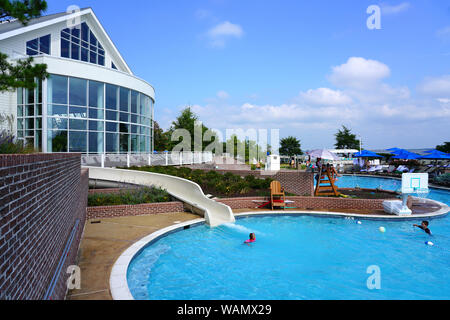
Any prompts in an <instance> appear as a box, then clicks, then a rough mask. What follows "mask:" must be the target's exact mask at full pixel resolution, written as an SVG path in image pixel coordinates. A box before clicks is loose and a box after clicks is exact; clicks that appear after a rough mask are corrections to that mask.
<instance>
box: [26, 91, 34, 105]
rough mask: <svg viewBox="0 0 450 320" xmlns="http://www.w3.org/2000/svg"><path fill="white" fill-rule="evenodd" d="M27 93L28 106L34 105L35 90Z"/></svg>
mask: <svg viewBox="0 0 450 320" xmlns="http://www.w3.org/2000/svg"><path fill="white" fill-rule="evenodd" d="M25 93H26V96H27V100H26V103H28V104H31V103H34V89H26V90H25Z"/></svg>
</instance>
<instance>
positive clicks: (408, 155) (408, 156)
mask: <svg viewBox="0 0 450 320" xmlns="http://www.w3.org/2000/svg"><path fill="white" fill-rule="evenodd" d="M420 158H421V157H420V156H419V155H418V154H415V153H412V152H409V151H406V150H405V152H400V153H398V154H397V155H396V156H395V157H393V158H392V159H399V160H418V159H420Z"/></svg>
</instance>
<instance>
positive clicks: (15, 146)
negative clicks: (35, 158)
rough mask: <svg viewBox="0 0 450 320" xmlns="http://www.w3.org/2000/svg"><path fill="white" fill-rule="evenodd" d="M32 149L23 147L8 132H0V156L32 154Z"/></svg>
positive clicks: (21, 143)
mask: <svg viewBox="0 0 450 320" xmlns="http://www.w3.org/2000/svg"><path fill="white" fill-rule="evenodd" d="M33 152H34V149H33V148H32V147H30V146H25V145H24V144H23V142H21V141H17V140H16V139H15V137H14V136H13V135H12V134H10V133H9V132H7V131H5V130H3V131H1V132H0V154H24V153H33Z"/></svg>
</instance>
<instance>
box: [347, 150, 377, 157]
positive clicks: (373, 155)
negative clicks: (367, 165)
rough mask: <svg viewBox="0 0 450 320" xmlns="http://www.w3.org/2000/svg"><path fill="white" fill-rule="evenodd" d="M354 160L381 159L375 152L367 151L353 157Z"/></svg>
mask: <svg viewBox="0 0 450 320" xmlns="http://www.w3.org/2000/svg"><path fill="white" fill-rule="evenodd" d="M353 157H354V158H383V157H382V156H380V155H378V154H376V153H375V152H372V151H369V150H363V151H361V152H358V153H356V154H354V155H353Z"/></svg>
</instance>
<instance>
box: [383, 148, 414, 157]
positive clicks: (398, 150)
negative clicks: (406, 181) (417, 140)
mask: <svg viewBox="0 0 450 320" xmlns="http://www.w3.org/2000/svg"><path fill="white" fill-rule="evenodd" d="M387 151H389V152H391V153H393V154H394V155H397V156H398V155H399V154H403V153H407V154H409V153H411V152H409V151H408V150H405V149H399V148H392V149H389V150H387Z"/></svg>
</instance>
